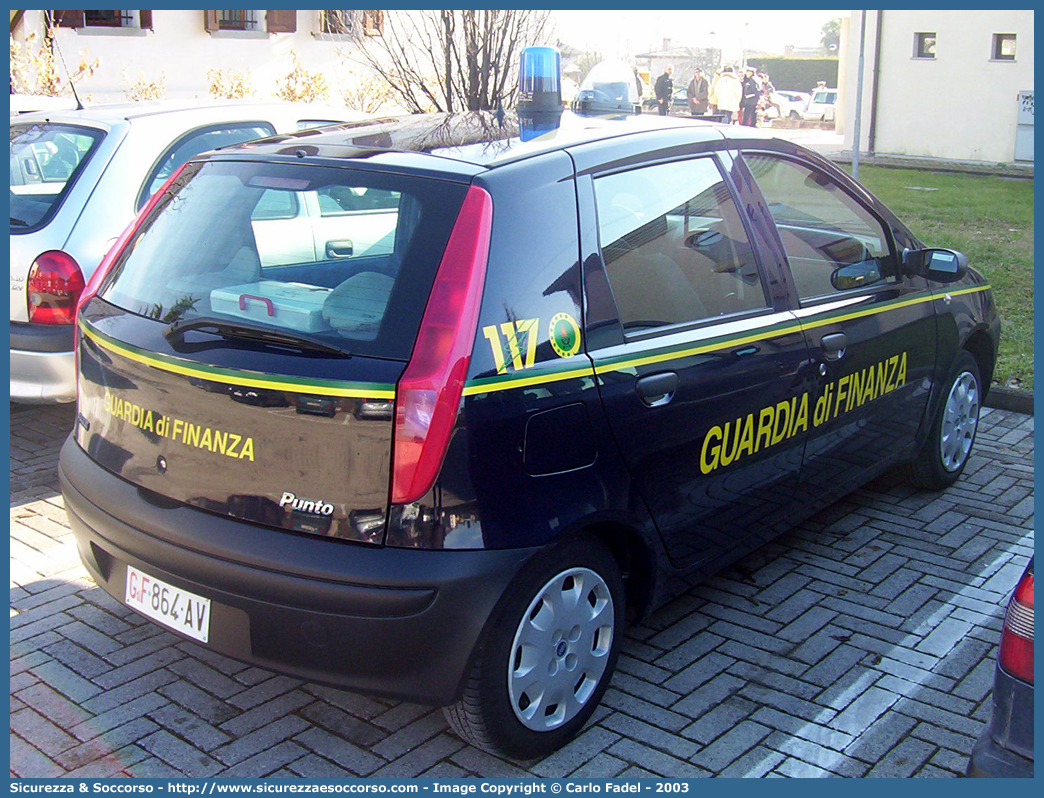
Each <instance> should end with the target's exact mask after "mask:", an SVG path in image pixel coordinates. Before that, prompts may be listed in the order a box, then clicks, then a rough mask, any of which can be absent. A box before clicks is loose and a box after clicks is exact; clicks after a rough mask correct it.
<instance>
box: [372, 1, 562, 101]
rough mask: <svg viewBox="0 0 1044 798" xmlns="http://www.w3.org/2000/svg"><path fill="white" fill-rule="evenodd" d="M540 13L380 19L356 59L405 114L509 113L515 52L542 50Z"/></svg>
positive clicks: (544, 24) (399, 14)
mask: <svg viewBox="0 0 1044 798" xmlns="http://www.w3.org/2000/svg"><path fill="white" fill-rule="evenodd" d="M548 17H549V14H548V12H547V11H532V10H528V11H512V10H503V9H493V10H482V11H475V10H457V11H444V10H442V11H440V10H425V11H387V12H385V15H384V35H383V36H380V37H365V36H362V35H361V33H360V36H359V44H360V52H359V56H360V57H361V58H362V59H363V60H365V62H366V63H367V64H368V65H369V66H370V67H371V68H372V69H373V70H374V72H375V73H376V74H377V75H378V76H379V77H380V78H381V79H383V80H384V81H386V82H387V84H388V86H389V88H390V89H391V91H392V92H393V93H394V94H395V96H396V97H397V98H398V99H399V101H400V102H401V104H402V105H404V106H405V107H406V108H407V109H409V110H410V111H412V112H422V111H450V112H452V111H457V110H462V109H466V110H473V111H477V110H493V109H495V108H496V106H497V103H498V102H500V103H502V104H503V105H504V106H506V107H507V106H511V105H514V102H515V98H516V94H517V92H518V58H519V54H520V53H521V50H522V48H523V47H526V46H529V45H534V44H546V43H547V39H548V36H549V33H550V30H549V27H550V26H549V23H548Z"/></svg>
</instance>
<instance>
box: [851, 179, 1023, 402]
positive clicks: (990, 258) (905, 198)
mask: <svg viewBox="0 0 1044 798" xmlns="http://www.w3.org/2000/svg"><path fill="white" fill-rule="evenodd" d="M849 171H850V170H849ZM859 180H860V182H861V183H863V184H864V185H865V186H866V187H867V188H868V189H870V191H871V192H873V193H874V194H875V195H876V196H877V197H878V198H879V199H880V200H881V201H882V202H883V203H884V204H885V205H887V206H888V207H889V208H891V209H892V211H893V212H894V213H895V214H896V215H897V216H898V217H899V218H900V219H902V220H903V221H904V222H905V223H906V225H907V226H908V227H909V228H910V229H911V230H912V231H913V232H914V234H915V235H916V236H917V237H918V238H920V239H921V240H922V241H924V242H925V243H926V244H928V245H929V246H939V247H950V248H951V249H958V250H960V251H961V252H963V253H964V254H965V255H967V256H968V261H969V263H971V265H972V266H974V267H975V268H976V269H978V270H979V271H981V272H982V273H983V274H985V275H986V277H987V279H988V280H989V281H990V284H991V285H992V286H993V296H994V298H995V299H996V302H997V307H998V308H999V310H1000V314H1001V321H1002V324H1003V329H1002V331H1001V348H1000V360H999V361H998V363H997V368H996V370H995V371H994V375H993V378H994V380H995V381H996V382H998V383H999V384H1001V385H1010V386H1011V387H1020V388H1024V389H1027V390H1033V181H1032V180H1020V179H1013V178H1004V177H988V176H982V175H966V174H949V173H943V172H925V171H921V170H919V169H889V168H885V167H880V166H877V167H874V166H860V168H859ZM911 186H917V187H921V188H934V189H938V191H920V190H917V189H916V188H911Z"/></svg>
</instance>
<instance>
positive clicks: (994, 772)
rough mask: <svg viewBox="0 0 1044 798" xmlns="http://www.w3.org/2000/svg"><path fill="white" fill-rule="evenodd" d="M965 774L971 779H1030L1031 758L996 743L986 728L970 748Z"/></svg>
mask: <svg viewBox="0 0 1044 798" xmlns="http://www.w3.org/2000/svg"><path fill="white" fill-rule="evenodd" d="M967 775H968V776H969V777H970V778H973V779H1031V778H1033V760H1032V759H1027V758H1026V757H1024V756H1019V755H1018V754H1016V753H1015V752H1014V751H1009V750H1008V749H1007V748H1002V747H1001V746H999V745H997V742H996V741H995V740H994V739H993V736H992V734H991V733H990V729H986V731H984V732H983V733H982V735H981V736H980V737H979V739H978V741H977V742H976V743H975V747H974V748H973V749H972V755H971V759H970V760H969V761H968V773H967Z"/></svg>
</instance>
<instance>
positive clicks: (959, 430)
mask: <svg viewBox="0 0 1044 798" xmlns="http://www.w3.org/2000/svg"><path fill="white" fill-rule="evenodd" d="M980 384H981V383H980V377H979V365H978V363H976V362H975V358H974V357H972V356H971V354H969V353H968V352H967V351H965V350H961V351H960V352H959V353H958V355H957V358H956V360H955V362H954V365H953V368H952V369H951V370H950V376H949V379H948V380H947V382H946V386H947V387H946V397H945V398H944V399H943V404H942V407H941V408H939V412H938V414H937V415H936V417H935V421H934V423H933V424H932V430H931V432H930V433H929V435H928V440H927V441H925V444H924V447H923V448H922V449H921V452H920V454H918V456H917V457H916V459H914V461H913V463H912V464H911V476H912V481H913V483H914V484H915V485H917V486H918V487H920V488H926V489H928V490H942V489H943V488H947V487H949V486H950V485H952V484H953V483H954V482H956V481H957V477H959V476H960V475H961V472H962V471H964V467H965V466H966V465H967V464H968V456H969V455H970V454H971V448H972V444H974V443H975V432H976V430H977V429H978V425H979V410H980V408H981V403H982V391H981V388H980Z"/></svg>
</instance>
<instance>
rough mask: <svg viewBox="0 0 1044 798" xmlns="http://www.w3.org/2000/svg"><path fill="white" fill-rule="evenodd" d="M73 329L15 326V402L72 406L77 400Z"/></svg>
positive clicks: (12, 365) (71, 326)
mask: <svg viewBox="0 0 1044 798" xmlns="http://www.w3.org/2000/svg"><path fill="white" fill-rule="evenodd" d="M73 338H74V336H73V325H71V324H66V325H53V324H27V323H25V322H15V321H13V322H11V398H12V399H13V400H14V401H16V402H40V403H42V402H71V401H73V400H74V399H75V398H76V356H75V355H74V354H73V344H74V341H73Z"/></svg>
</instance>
